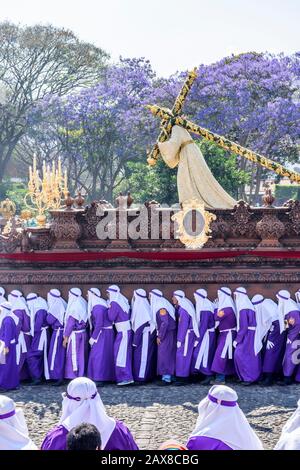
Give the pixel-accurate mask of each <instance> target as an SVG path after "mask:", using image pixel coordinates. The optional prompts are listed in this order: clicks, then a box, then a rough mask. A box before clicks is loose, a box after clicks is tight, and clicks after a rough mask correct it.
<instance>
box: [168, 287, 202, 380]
mask: <svg viewBox="0 0 300 470" xmlns="http://www.w3.org/2000/svg"><path fill="white" fill-rule="evenodd" d="M172 301H173V304H174V305H175V306H176V308H177V314H178V329H177V350H176V371H175V374H176V385H183V384H184V383H186V382H187V380H188V378H189V376H190V373H191V364H192V358H193V351H194V343H195V340H196V338H197V339H198V338H199V329H198V324H197V320H196V311H195V307H194V305H193V304H192V302H191V301H190V300H189V299H187V298H186V297H185V293H184V292H183V291H182V290H176V291H175V292H173V297H172Z"/></svg>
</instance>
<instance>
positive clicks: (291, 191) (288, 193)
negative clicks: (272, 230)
mask: <svg viewBox="0 0 300 470" xmlns="http://www.w3.org/2000/svg"><path fill="white" fill-rule="evenodd" d="M275 198H276V204H277V205H278V204H282V203H284V202H286V201H288V200H289V199H300V185H299V184H295V185H294V184H293V185H290V184H276V185H275Z"/></svg>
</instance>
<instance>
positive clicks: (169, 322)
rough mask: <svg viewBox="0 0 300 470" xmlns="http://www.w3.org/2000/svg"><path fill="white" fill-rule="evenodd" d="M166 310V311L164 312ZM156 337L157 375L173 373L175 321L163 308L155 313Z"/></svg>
mask: <svg viewBox="0 0 300 470" xmlns="http://www.w3.org/2000/svg"><path fill="white" fill-rule="evenodd" d="M165 312H166V313H165ZM156 322H157V338H159V340H160V344H159V345H158V346H157V375H174V374H175V360H176V321H175V320H174V319H173V318H172V317H171V315H170V314H169V313H168V312H167V311H166V310H165V309H160V310H158V312H157V313H156Z"/></svg>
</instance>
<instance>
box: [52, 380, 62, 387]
mask: <svg viewBox="0 0 300 470" xmlns="http://www.w3.org/2000/svg"><path fill="white" fill-rule="evenodd" d="M51 385H52V387H60V386H61V385H64V380H63V379H61V380H56V381H55V382H53V384H51Z"/></svg>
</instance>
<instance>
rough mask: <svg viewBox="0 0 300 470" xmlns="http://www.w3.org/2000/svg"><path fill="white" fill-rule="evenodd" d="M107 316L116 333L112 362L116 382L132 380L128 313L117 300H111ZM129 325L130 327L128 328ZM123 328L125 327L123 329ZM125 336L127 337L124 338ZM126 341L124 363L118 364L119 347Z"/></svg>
mask: <svg viewBox="0 0 300 470" xmlns="http://www.w3.org/2000/svg"><path fill="white" fill-rule="evenodd" d="M108 318H109V320H110V321H111V322H112V323H114V325H115V327H116V330H117V334H116V337H115V342H114V363H115V375H116V382H117V383H120V382H133V375H132V330H131V326H130V322H129V314H128V313H126V312H125V311H124V310H123V309H122V308H121V307H120V305H119V304H118V303H117V302H114V301H113V302H111V304H110V307H109V309H108ZM129 327H130V329H129ZM123 328H125V329H124V330H123ZM126 336H127V338H126ZM126 343H127V347H126V349H127V352H126V358H125V362H124V365H120V362H119V360H120V358H119V356H118V353H119V351H121V349H120V348H122V347H123V344H126Z"/></svg>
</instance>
